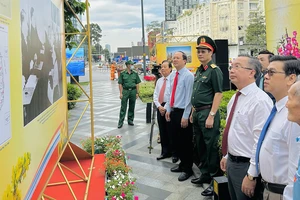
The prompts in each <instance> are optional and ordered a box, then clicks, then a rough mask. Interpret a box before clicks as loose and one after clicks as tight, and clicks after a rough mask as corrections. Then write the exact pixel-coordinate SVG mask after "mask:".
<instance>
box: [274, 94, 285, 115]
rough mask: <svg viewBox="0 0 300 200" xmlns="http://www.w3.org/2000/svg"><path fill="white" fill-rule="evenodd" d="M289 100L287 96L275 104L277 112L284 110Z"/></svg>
mask: <svg viewBox="0 0 300 200" xmlns="http://www.w3.org/2000/svg"><path fill="white" fill-rule="evenodd" d="M287 100H288V96H285V97H283V98H282V99H280V100H279V101H277V102H276V103H275V106H276V109H277V112H280V110H282V109H283V108H284V107H285V104H286V102H287Z"/></svg>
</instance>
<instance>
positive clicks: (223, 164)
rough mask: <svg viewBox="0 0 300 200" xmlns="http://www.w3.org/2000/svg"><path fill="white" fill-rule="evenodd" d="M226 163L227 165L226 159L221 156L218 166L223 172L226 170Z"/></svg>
mask: <svg viewBox="0 0 300 200" xmlns="http://www.w3.org/2000/svg"><path fill="white" fill-rule="evenodd" d="M226 165H227V159H226V158H222V160H221V161H220V168H221V170H222V171H223V172H226Z"/></svg>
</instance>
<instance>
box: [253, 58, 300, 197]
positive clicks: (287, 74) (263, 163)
mask: <svg viewBox="0 0 300 200" xmlns="http://www.w3.org/2000/svg"><path fill="white" fill-rule="evenodd" d="M299 74H300V61H297V60H296V58H295V57H293V56H273V57H272V58H271V60H270V64H269V66H268V68H267V70H266V74H265V77H264V78H265V81H264V88H265V90H266V91H267V92H270V93H271V94H272V95H273V96H274V97H275V99H276V103H275V105H274V107H273V109H272V112H271V113H270V115H269V118H268V120H267V122H266V123H265V125H264V128H263V130H262V132H261V135H260V138H259V140H258V144H257V149H256V164H257V171H258V172H259V171H260V173H261V176H262V180H263V184H264V185H265V190H264V199H265V200H273V199H274V200H276V199H278V200H280V199H282V197H283V191H284V188H285V187H286V185H287V184H288V176H287V174H288V166H289V164H288V163H289V161H290V160H291V159H290V156H293V155H294V153H293V152H290V151H289V150H290V149H291V147H290V145H294V144H293V143H294V140H295V138H296V137H297V136H299V135H300V127H299V126H298V125H297V124H296V123H293V122H290V121H288V119H287V113H288V110H287V108H286V107H285V104H286V102H287V99H288V97H287V94H288V90H289V88H290V87H291V86H292V85H293V84H294V83H295V81H296V79H297V76H298V75H299ZM292 138H294V139H292ZM297 153H298V152H297ZM296 164H297V163H296V162H295V163H294V166H295V168H296ZM294 171H295V170H294Z"/></svg>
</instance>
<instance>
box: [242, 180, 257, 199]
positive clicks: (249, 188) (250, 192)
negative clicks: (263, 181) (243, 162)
mask: <svg viewBox="0 0 300 200" xmlns="http://www.w3.org/2000/svg"><path fill="white" fill-rule="evenodd" d="M255 186H256V180H253V181H250V180H249V178H248V177H247V175H246V176H245V177H244V180H243V183H242V192H244V194H245V195H247V196H248V197H250V198H251V197H253V196H254V190H255Z"/></svg>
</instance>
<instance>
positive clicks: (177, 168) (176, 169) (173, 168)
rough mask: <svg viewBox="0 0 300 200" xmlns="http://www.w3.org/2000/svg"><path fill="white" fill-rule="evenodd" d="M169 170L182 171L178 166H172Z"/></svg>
mask: <svg viewBox="0 0 300 200" xmlns="http://www.w3.org/2000/svg"><path fill="white" fill-rule="evenodd" d="M171 172H182V169H181V168H180V167H179V165H178V166H175V167H172V168H171Z"/></svg>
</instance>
